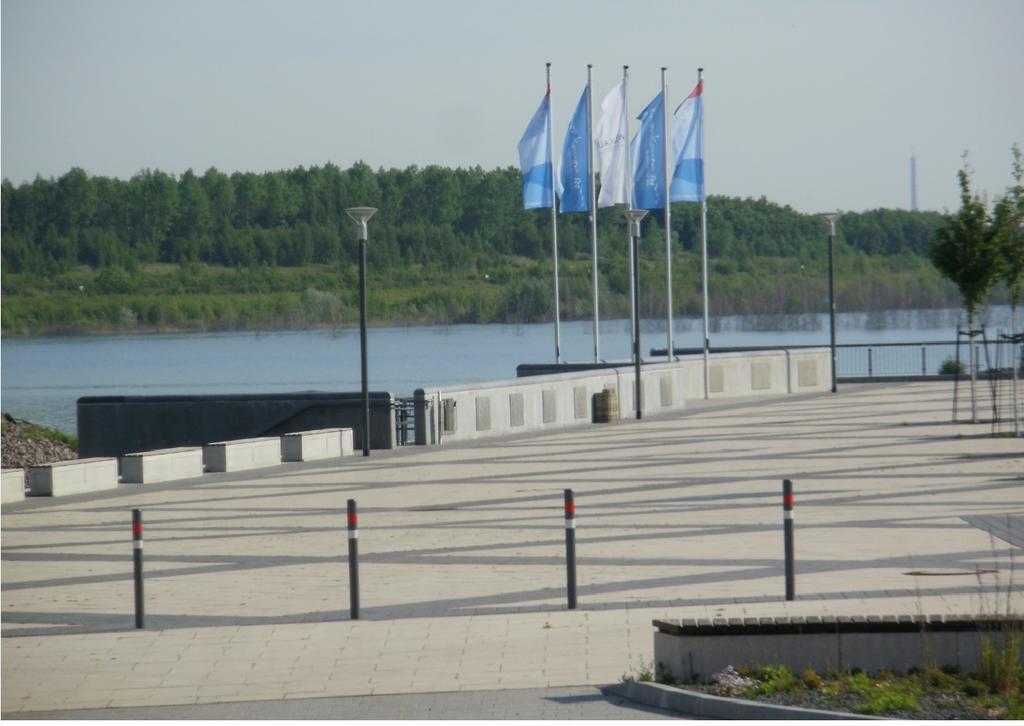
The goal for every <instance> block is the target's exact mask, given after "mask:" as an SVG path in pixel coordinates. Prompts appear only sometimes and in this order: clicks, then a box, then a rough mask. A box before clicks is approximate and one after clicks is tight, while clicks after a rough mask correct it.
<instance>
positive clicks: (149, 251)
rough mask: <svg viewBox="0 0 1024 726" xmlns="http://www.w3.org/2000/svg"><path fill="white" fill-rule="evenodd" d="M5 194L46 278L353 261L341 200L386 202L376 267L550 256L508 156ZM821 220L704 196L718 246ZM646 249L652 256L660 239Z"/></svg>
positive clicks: (575, 231)
mask: <svg viewBox="0 0 1024 726" xmlns="http://www.w3.org/2000/svg"><path fill="white" fill-rule="evenodd" d="M0 196H2V220H0V223H2V233H3V248H2V257H3V266H4V271H5V272H10V273H30V274H38V275H52V274H54V273H60V272H66V271H68V270H71V269H73V268H74V267H76V266H79V265H87V266H90V267H93V268H104V267H111V266H115V267H121V268H124V269H133V268H134V267H136V266H137V265H139V264H145V263H152V262H166V263H176V264H189V263H206V264H211V265H222V266H226V267H253V266H272V267H273V266H284V267H299V266H303V265H310V264H324V265H338V264H348V263H351V262H352V261H353V260H354V255H355V226H354V225H353V224H352V222H351V221H350V220H349V219H348V218H347V217H346V215H345V212H344V209H345V208H346V207H350V206H373V207H377V208H379V209H380V212H379V213H378V214H377V215H376V216H375V217H374V219H373V221H372V222H371V232H370V237H371V243H370V246H369V254H370V255H371V258H372V262H373V264H374V265H376V266H377V267H378V268H380V269H395V268H402V267H408V266H410V265H425V266H429V267H432V268H437V269H443V270H453V269H461V268H466V267H479V265H480V264H481V262H484V263H489V262H490V261H492V260H494V259H495V258H497V257H523V258H527V259H532V260H544V259H547V258H549V256H550V254H551V249H550V241H549V239H550V232H549V218H548V215H547V214H545V213H542V212H539V211H537V210H524V209H522V205H521V177H520V173H519V171H518V169H515V168H513V167H508V168H504V169H494V170H490V171H485V170H483V169H481V168H479V167H476V168H471V169H462V168H459V169H450V168H444V167H439V166H428V167H426V168H422V169H421V168H417V167H409V168H406V169H387V170H385V169H379V170H377V171H374V170H373V169H371V168H370V167H369V166H367V165H366V164H363V163H357V164H355V165H353V166H352V167H351V168H349V169H344V170H343V169H340V168H339V167H337V166H335V165H333V164H327V165H325V166H314V167H310V168H305V167H298V168H295V169H291V170H287V171H273V172H266V173H261V174H257V173H251V172H236V173H233V174H231V175H228V174H225V173H223V172H220V171H218V170H217V169H214V168H210V169H208V170H206V171H205V172H204V173H203V174H202V175H197V174H195V173H194V172H193V171H191V170H189V171H186V172H185V173H183V174H181V175H180V176H178V177H175V176H173V175H170V174H167V173H165V172H162V171H159V170H143V171H141V172H139V173H138V174H136V175H135V176H133V177H132V178H131V179H128V180H121V179H115V178H109V177H102V176H90V175H89V174H88V173H86V171H84V170H83V169H80V168H74V169H71V170H70V171H68V172H67V173H66V174H64V175H63V176H61V177H59V178H56V179H42V178H39V177H37V178H36V179H35V180H34V181H33V182H31V183H23V184H21V185H19V186H15V185H13V184H12V183H11V182H10V181H9V180H4V182H3V185H2V191H0ZM584 217H585V215H583V214H564V215H559V252H560V254H562V255H564V256H566V257H568V258H570V259H572V258H576V257H583V256H586V255H589V250H590V242H589V237H588V228H587V224H586V220H585V219H584ZM659 217H660V215H658V214H652V215H649V216H648V219H647V220H645V222H644V225H645V226H644V231H643V235H644V239H645V240H651V241H653V240H661V239H663V235H664V232H663V229H662V228H661V227H660V219H659ZM940 222H941V215H939V214H938V213H935V212H906V211H901V210H882V209H879V210H874V211H870V212H863V213H848V214H845V215H844V216H843V218H842V220H841V223H840V225H839V228H840V230H841V232H840V234H841V237H842V240H841V241H845V244H846V245H848V246H849V247H850V248H851V249H852V250H857V251H861V252H863V253H865V254H869V255H890V256H891V255H899V254H904V253H910V254H914V255H921V256H924V255H927V253H928V245H929V240H930V238H931V236H932V234H933V233H934V231H935V229H936V228H937V227H938V226H939V224H940ZM598 223H599V229H600V234H601V239H602V245H601V254H602V255H605V254H607V255H609V256H610V257H612V258H617V257H618V258H622V259H625V257H626V242H625V240H626V227H625V222H624V220H623V218H622V214H621V211H620V210H618V209H615V208H609V209H602V210H599V213H598ZM699 223H700V221H699V208H698V206H697V205H695V204H676V205H674V206H673V215H672V238H673V242H674V244H675V245H676V246H677V247H678V251H679V252H680V253H686V252H691V251H695V250H699V245H700V237H699ZM824 229H825V227H824V225H823V223H822V222H821V221H820V219H818V218H817V217H815V216H814V215H807V214H801V213H799V212H797V211H795V210H793V209H792V208H790V207H787V206H780V205H777V204H774V203H772V202H769V201H767V200H766V199H765V198H763V197H762V198H761V199H738V198H732V197H722V196H717V197H716V196H712V197H711V198H710V199H709V201H708V237H709V239H708V249H709V256H710V257H711V258H722V259H731V260H734V261H735V260H741V259H749V258H754V257H794V258H799V259H805V260H814V259H818V258H820V257H821V256H822V255H823V254H824V245H823V242H822V240H823V238H824V236H825V233H824ZM616 240H620V241H621V242H622V244H617V243H616ZM644 247H645V248H646V249H647V253H648V255H649V256H655V255H656V254H657V249H659V245H657V244H653V243H652V244H647V245H644ZM660 249H664V245H663V244H662V245H661V246H660Z"/></svg>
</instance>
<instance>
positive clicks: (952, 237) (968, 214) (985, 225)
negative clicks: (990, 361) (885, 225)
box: [931, 152, 999, 421]
mask: <svg viewBox="0 0 1024 726" xmlns="http://www.w3.org/2000/svg"><path fill="white" fill-rule="evenodd" d="M963 158H964V167H963V168H962V169H960V171H958V172H957V178H958V179H959V180H960V210H959V211H958V212H957V213H956V214H951V215H949V216H947V217H946V220H945V222H944V223H943V225H942V226H941V227H939V228H938V229H937V230H936V231H935V238H934V240H933V241H932V247H931V258H932V262H933V263H934V264H935V266H936V267H937V268H938V269H939V271H940V272H941V273H942V274H943V275H945V276H946V277H948V278H949V279H950V280H952V281H953V283H954V284H955V285H956V286H957V289H958V290H959V291H960V297H961V300H962V301H963V305H964V308H965V309H966V310H967V330H968V340H969V346H968V350H969V351H970V352H971V420H972V421H977V418H978V411H977V397H976V394H975V386H976V380H975V378H976V369H977V366H976V365H975V364H974V360H973V358H974V335H975V331H974V319H975V317H976V316H977V314H978V309H979V308H980V307H981V305H982V303H983V302H984V301H985V296H986V295H988V292H989V290H990V289H991V288H992V285H993V284H994V283H995V281H996V279H997V277H998V275H999V256H998V249H997V247H996V244H995V236H994V235H993V234H992V232H991V229H990V226H989V215H988V211H987V210H986V208H985V203H984V202H983V201H982V200H981V198H980V197H979V196H978V195H977V194H975V193H973V192H972V191H971V169H970V167H969V166H968V164H967V154H966V152H965V153H964V157H963Z"/></svg>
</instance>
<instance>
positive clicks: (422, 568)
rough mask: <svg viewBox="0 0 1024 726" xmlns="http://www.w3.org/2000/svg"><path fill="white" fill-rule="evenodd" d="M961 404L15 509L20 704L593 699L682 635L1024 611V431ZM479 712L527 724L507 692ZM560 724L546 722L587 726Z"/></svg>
mask: <svg viewBox="0 0 1024 726" xmlns="http://www.w3.org/2000/svg"><path fill="white" fill-rule="evenodd" d="M951 394H952V390H951V386H950V384H948V383H902V384H889V385H881V384H872V385H856V386H855V385H850V386H844V387H843V388H842V390H841V393H840V394H839V395H837V396H834V395H832V394H817V395H809V396H787V397H779V398H772V399H761V400H756V401H755V400H744V401H731V402H711V403H707V404H704V403H701V404H695V405H693V406H692V407H691V408H690V409H689V410H688V411H686V412H684V413H681V414H679V415H673V416H669V417H658V418H650V419H645V420H643V421H623V422H619V423H615V424H607V425H594V426H588V427H584V428H579V429H574V430H565V431H562V432H557V433H549V434H539V435H533V436H529V437H521V438H513V439H502V440H497V439H496V440H490V441H483V442H477V443H475V444H472V445H460V446H452V447H433V448H423V447H419V448H417V447H408V448H404V449H399V450H395V451H389V452H373V456H371V457H370V458H368V459H366V458H363V457H361V456H355V457H348V458H344V459H337V460H331V461H329V462H327V463H315V462H313V463H305V464H284V465H282V466H279V467H274V468H271V469H262V470H258V471H254V472H248V473H240V474H207V475H205V476H203V477H202V478H200V479H193V480H188V481H185V482H175V483H168V484H161V485H144V486H143V485H128V484H125V485H121V486H120V487H119V488H118V489H117V490H116V491H110V492H104V493H97V494H93V495H82V496H76V497H68V498H63V499H52V500H51V499H29V500H27V501H25V502H24V503H19V504H15V505H5V506H4V510H3V515H2V534H0V537H2V555H3V564H2V613H3V615H2V623H3V631H2V632H3V636H4V637H3V639H2V641H0V647H2V654H0V655H2V690H0V697H2V704H0V708H2V712H3V715H4V716H5V717H13V718H17V717H19V716H31V715H32V713H33V712H46V713H47V714H48V715H51V716H52V715H53V714H52V712H54V711H66V712H69V713H70V712H71V711H74V712H76V713H77V712H80V711H83V710H86V709H111V708H126V709H127V708H131V709H132V711H131V712H128V711H126V712H124V713H136V714H138V713H145V712H140V711H138V710H137V709H139V708H145V707H152V706H182V705H195V704H235V706H232V707H231V708H236V709H238V708H241V707H240V706H238V704H240V703H244V702H255V701H282V700H286V699H301V700H303V702H304V703H310V701H309V699H335V701H336V702H342V703H343V702H344V699H345V698H346V697H365V696H382V695H388V696H403V697H408V696H409V695H410V694H445V693H455V692H474V693H478V694H482V693H483V692H493V691H509V692H511V691H513V690H514V691H516V692H519V693H522V692H525V691H522V690H521V689H533V690H534V691H535V690H536V689H555V690H557V689H563V688H570V693H577V692H576V691H571V688H583V687H586V689H585V690H584V691H580V693H584V694H587V693H596V690H595V689H594V688H593V687H594V686H600V685H607V684H611V683H614V682H617V681H618V680H620V678H621V677H622V676H623V674H625V673H629V672H634V673H635V672H637V671H638V670H639V669H640V668H641V667H642V666H644V665H647V666H649V665H650V664H651V658H652V653H653V632H654V629H653V628H652V626H651V621H652V620H653V619H655V618H680V617H742V616H755V615H756V616H780V615H811V614H814V615H821V614H832V615H856V614H863V615H870V614H905V613H906V614H917V613H925V614H932V613H951V614H952V613H979V612H993V611H995V610H1000V611H1004V610H1005V609H1006V608H1007V607H1010V608H1012V609H1014V610H1015V611H1017V612H1021V611H1024V588H1022V585H1021V581H1022V580H1024V560H1022V559H1021V557H1020V555H1021V550H1020V548H1021V547H1024V486H1022V484H1024V439H1019V438H1017V439H1014V438H1010V437H1006V436H1002V437H992V436H991V435H990V433H991V426H990V425H989V424H988V423H978V424H970V423H963V422H961V423H956V424H953V423H950V404H951ZM961 409H962V407H961ZM784 478H790V479H792V480H793V481H794V488H795V492H796V506H795V510H796V516H795V521H796V553H797V555H796V556H797V563H796V589H797V600H796V601H795V602H785V601H784V600H783V593H784V582H783V559H782V553H783V539H782V496H781V494H782V479H784ZM565 488H571V489H573V490H574V492H575V495H576V508H577V509H576V511H577V522H578V525H577V530H576V537H577V552H578V556H579V563H578V579H579V608H578V609H577V610H575V611H569V610H567V609H566V587H565V574H566V573H565V530H564V520H563V507H562V491H563V489H565ZM350 498H351V499H355V500H357V502H358V507H359V524H360V534H359V548H360V561H359V565H360V581H361V593H360V594H361V598H360V599H361V605H362V607H361V613H360V615H361V617H360V619H359V620H356V621H353V620H350V619H349V610H348V607H349V590H348V565H347V545H348V542H347V538H346V519H345V509H346V501H347V500H348V499H350ZM136 507H137V508H141V509H142V511H143V517H144V521H145V550H144V552H145V571H146V580H145V597H146V629H145V630H141V631H136V630H134V621H133V612H134V605H133V594H132V593H133V587H132V547H131V512H130V510H131V509H132V508H136ZM1014 558H1016V561H1015V560H1014ZM1014 566H1016V569H1017V570H1018V572H1017V574H1016V576H1014V574H1013V568H1014ZM431 699H433V700H431ZM437 699H438V696H436V695H434V696H430V697H429V698H428V697H426V696H424V697H423V698H422V699H421V700H419V701H415V700H414V701H412V704H413V705H411V706H410V708H411V709H412V710H411V711H408V712H407V711H402V712H401V714H403V715H405V717H409V718H413V717H417V716H419V717H422V718H436V717H443V716H438V715H436V714H437V713H438V712H436V711H433V712H424V713H422V714H417V713H415V709H416V708H417V707H416V706H415V703H420V704H421V705H422V704H425V703H427V702H428V701H429V702H435V701H437ZM364 700H365V699H364ZM442 700H443V699H442ZM449 701H450V702H451V703H453V704H454V703H456V701H455V700H454V699H449ZM328 702H330V701H329V700H325V701H323V703H324V704H326V703H328ZM381 703H383V702H381ZM459 703H471V704H480V705H479V709H480V713H478V714H476V715H477V716H479V717H481V718H488V717H493V718H501V717H503V716H505V715H507V713H508V711H507V710H503V709H502V707H500V706H497V705H494V706H488V705H487V704H488V703H490V701H489V700H488V699H487V698H483V697H482V696H481V697H480V698H478V699H476V700H472V699H470V700H466V699H465V698H464V699H463V700H462V701H459ZM551 703H555V704H557V699H555V700H552V701H551ZM567 703H568V702H567ZM267 707H268V708H267V710H266V711H263V713H271V709H272V708H273V705H272V704H267ZM475 707H476V706H474V708H475ZM224 708H227V707H226V706H225V707H224ZM310 708H311V709H312V711H309V712H307V713H313V712H317V709H316V707H315V706H311V707H310ZM545 708H546V706H545ZM553 708H554V710H552V711H550V712H549V711H543V712H542V713H544V714H548V713H550V714H551V715H544V716H538V717H547V718H554V717H559V712H558V710H557V708H556V707H553ZM244 711H245V709H244V708H242V711H236V712H244ZM175 713H176V714H178V715H176V716H174V717H178V718H180V717H183V716H182V715H181V712H180V711H175ZM195 713H196V714H199V713H200V712H199V711H198V710H197V711H196V712H195ZM299 713H300V715H298V716H296V717H300V718H301V717H303V716H302V715H301V713H302V712H299ZM459 713H461V712H459ZM617 713H618V715H613V716H612V717H613V718H632V717H641V716H650V715H652V714H650V713H645V712H642V711H637V712H636V713H635V714H632V715H622V712H621V710H620V711H619V712H617ZM630 713H631V712H627V714H630ZM432 714H435V715H432ZM143 717H144V716H143ZM197 717H203V716H199V715H197ZM210 717H212V718H217V716H210ZM250 717H252V716H250ZM311 717H315V716H311ZM321 717H322V716H321ZM335 717H336V718H347V717H352V716H346V714H345V713H339V714H337V715H336V716H335ZM377 717H385V716H377ZM399 717H402V716H401V715H400V716H399ZM452 717H460V716H458V715H454V716H452ZM586 717H588V718H595V717H600V716H594V715H591V716H586Z"/></svg>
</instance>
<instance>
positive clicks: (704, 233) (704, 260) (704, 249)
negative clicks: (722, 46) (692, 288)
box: [697, 68, 710, 398]
mask: <svg viewBox="0 0 1024 726" xmlns="http://www.w3.org/2000/svg"><path fill="white" fill-rule="evenodd" d="M703 73H704V69H703V68H698V69H697V85H698V86H700V84H701V83H703V82H704V79H703ZM700 163H701V197H702V199H701V201H700V257H701V270H702V272H701V281H702V286H703V288H704V289H703V293H704V398H708V397H709V391H708V378H709V371H708V365H709V363H708V348H709V347H710V343H709V340H708V202H707V184H706V182H707V175H706V174H705V173H704V171H705V170H704V87H703V86H701V94H700Z"/></svg>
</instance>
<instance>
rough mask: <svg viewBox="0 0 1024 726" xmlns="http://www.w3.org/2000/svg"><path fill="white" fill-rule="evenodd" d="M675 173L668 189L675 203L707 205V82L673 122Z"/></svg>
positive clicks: (685, 102)
mask: <svg viewBox="0 0 1024 726" xmlns="http://www.w3.org/2000/svg"><path fill="white" fill-rule="evenodd" d="M672 158H674V159H675V171H674V172H673V174H672V182H671V184H670V186H669V199H671V200H672V201H673V202H703V201H704V81H700V82H699V83H698V84H697V87H696V88H694V89H693V93H691V94H690V95H689V96H687V97H686V100H685V101H683V102H682V103H681V104H679V108H677V109H676V112H675V120H674V121H673V122H672Z"/></svg>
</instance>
